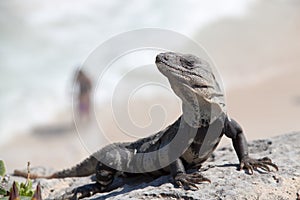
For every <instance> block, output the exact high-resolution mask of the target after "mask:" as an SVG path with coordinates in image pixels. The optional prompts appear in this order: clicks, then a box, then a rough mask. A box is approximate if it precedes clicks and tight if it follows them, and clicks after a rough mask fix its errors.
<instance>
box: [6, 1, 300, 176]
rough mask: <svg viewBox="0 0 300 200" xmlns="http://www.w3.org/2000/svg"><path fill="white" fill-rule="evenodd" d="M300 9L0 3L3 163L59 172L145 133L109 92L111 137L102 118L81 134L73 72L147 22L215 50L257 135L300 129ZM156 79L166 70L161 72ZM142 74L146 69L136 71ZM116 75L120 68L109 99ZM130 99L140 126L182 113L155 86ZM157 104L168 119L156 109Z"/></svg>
mask: <svg viewBox="0 0 300 200" xmlns="http://www.w3.org/2000/svg"><path fill="white" fill-rule="evenodd" d="M299 8H300V2H299V1H298V0H265V1H259V0H242V1H241V0H228V1H222V0H212V1H196V0H187V1H181V0H165V1H159V0H151V1H150V0H144V1H138V0H133V1H130V2H124V1H122V0H111V1H97V0H86V1H79V0H75V1H74V0H73V1H69V0H63V1H62V0H60V1H58V0H51V1H38V0H27V1H17V0H10V1H0V44H1V45H0V81H1V84H0V96H1V98H0V110H1V112H0V159H3V160H4V161H5V162H6V164H7V167H8V170H9V171H12V170H13V169H14V168H23V167H25V166H26V162H27V161H28V160H30V161H31V163H32V165H44V166H49V167H53V168H55V169H59V168H62V167H68V166H70V165H73V164H75V163H77V162H78V161H80V160H81V159H83V158H84V157H85V156H87V155H88V154H89V152H91V151H94V150H96V149H98V148H99V147H100V146H103V145H105V143H107V141H130V140H134V139H136V138H139V137H143V136H145V134H143V133H140V135H137V134H135V135H128V134H124V133H123V132H122V130H120V127H119V124H117V123H115V121H114V116H113V115H112V114H111V113H110V111H109V110H108V107H109V106H107V105H110V103H111V102H109V98H101V99H96V100H97V102H96V107H95V110H96V111H95V113H96V114H99V113H100V114H101V117H100V118H101V120H102V122H101V124H102V126H103V127H102V128H103V130H101V131H102V132H105V133H107V132H109V134H106V135H104V136H103V135H101V136H99V134H98V131H99V127H97V123H92V124H89V125H86V126H84V127H81V126H80V127H77V131H76V128H75V127H74V125H73V115H72V91H73V81H74V73H75V70H76V69H77V68H78V66H79V65H81V64H82V63H83V62H84V60H85V59H86V58H87V57H88V55H89V53H90V52H91V51H92V50H93V49H95V48H96V47H97V46H98V45H99V44H101V43H103V42H104V41H106V40H108V39H109V38H111V37H112V36H114V35H117V34H119V33H122V32H125V31H130V30H133V29H140V28H149V27H151V28H162V29H168V30H172V31H175V32H178V33H180V34H184V35H185V36H187V37H189V38H191V39H193V40H195V41H196V42H198V43H200V44H201V45H202V46H203V47H204V48H205V49H206V50H207V52H208V53H209V55H210V57H211V58H212V60H213V61H214V62H215V63H216V66H217V69H218V71H219V73H220V75H221V76H222V79H223V83H224V87H225V91H226V97H227V108H228V113H229V114H230V116H231V117H232V118H235V119H236V120H237V121H239V122H240V123H241V124H242V126H243V128H244V130H245V132H246V136H247V138H248V139H249V140H250V139H258V138H268V137H271V136H276V135H279V134H285V133H288V132H292V131H297V130H300V123H299V118H300V89H299V86H300V79H299V76H300V55H299V52H300V39H299V35H300V13H299ZM120 45H121V44H120ZM134 62H139V61H138V60H134ZM153 62H154V60H153ZM92 73H93V72H91V71H87V75H88V76H92ZM116 73H118V72H116ZM149 76H151V77H156V76H161V74H160V73H159V72H158V71H157V70H156V69H154V68H153V70H152V71H151V70H150V71H147V73H145V77H149ZM137 79H143V73H138V75H137V76H133V77H131V80H137ZM109 80H111V81H112V80H114V74H111V77H108V81H107V82H106V84H107V87H104V89H103V91H102V92H103V95H104V96H105V95H106V94H108V93H109V91H110V90H111V87H109V85H110V82H109ZM92 81H93V83H94V86H95V85H96V81H97V80H92ZM105 88H106V89H105ZM119 99H121V100H122V101H123V103H124V102H125V104H124V105H126V102H127V99H122V96H121V97H119V98H118V100H119ZM131 103H132V104H130V105H129V104H128V105H127V106H128V107H129V108H130V109H131V113H132V115H133V118H132V120H133V122H134V123H136V124H139V126H141V127H143V126H146V125H148V124H149V123H150V124H151V120H152V119H151V117H149V112H150V116H152V118H154V119H157V120H162V121H163V122H164V123H163V126H166V125H168V124H169V123H171V122H173V121H174V120H176V119H177V117H178V116H179V115H180V113H181V110H180V101H179V100H178V99H177V98H176V97H175V95H173V94H172V93H171V92H164V91H160V90H155V89H154V90H153V89H152V90H151V93H150V94H149V92H148V93H147V92H144V93H141V94H140V95H139V96H138V98H137V99H136V101H132V102H131ZM157 104H159V105H160V106H162V107H164V110H163V111H164V113H163V115H162V114H161V111H162V110H154V111H153V112H152V111H151V108H152V106H153V105H157ZM149 109H150V111H149ZM161 116H163V118H161ZM97 120H98V121H99V118H98V119H97ZM121 129H122V127H121ZM78 130H79V132H80V133H81V134H79V135H78ZM101 131H100V132H101ZM85 132H86V134H82V133H85ZM146 135H149V134H148V133H147V134H146ZM78 136H79V137H78ZM104 141H106V142H104ZM226 142H228V140H227V141H226V140H225V142H223V144H225V143H226Z"/></svg>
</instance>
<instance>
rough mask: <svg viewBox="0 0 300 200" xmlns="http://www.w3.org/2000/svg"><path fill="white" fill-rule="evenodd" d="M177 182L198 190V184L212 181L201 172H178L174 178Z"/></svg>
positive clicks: (182, 185)
mask: <svg viewBox="0 0 300 200" xmlns="http://www.w3.org/2000/svg"><path fill="white" fill-rule="evenodd" d="M174 180H175V183H176V184H177V185H178V186H179V187H182V188H184V189H191V190H196V189H198V187H197V185H196V184H199V183H202V182H209V183H211V181H210V180H209V179H207V178H205V177H203V176H202V175H201V174H200V173H198V172H195V173H192V174H177V175H176V176H175V178H174Z"/></svg>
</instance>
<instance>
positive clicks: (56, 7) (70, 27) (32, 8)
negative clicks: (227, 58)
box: [0, 0, 254, 145]
mask: <svg viewBox="0 0 300 200" xmlns="http://www.w3.org/2000/svg"><path fill="white" fill-rule="evenodd" d="M253 1H254V0H228V1H223V0H212V1H198V0H186V1H182V0H164V1H159V0H143V1H140V0H133V1H123V0H110V1H99V0H86V1H80V0H75V1H74V0H72V1H71V0H63V1H62V0H51V1H50V0H48V1H38V0H27V1H18V0H9V1H0V44H1V45H0V81H1V84H0V97H1V98H0V145H1V144H4V143H5V142H6V141H8V140H9V139H10V138H13V136H16V135H17V134H21V133H26V132H27V131H29V130H30V129H31V128H32V127H34V126H35V125H39V124H43V123H46V122H48V121H50V120H53V118H55V116H57V115H58V114H59V113H61V112H65V111H66V112H67V111H70V110H71V107H72V105H71V102H72V101H71V96H72V86H73V85H72V78H73V74H74V69H75V68H76V67H77V66H78V65H79V64H80V63H82V62H83V61H84V60H85V59H86V58H87V56H88V54H89V53H90V52H91V51H92V50H93V49H94V48H96V47H97V45H99V44H101V43H102V42H104V41H106V40H107V39H109V38H110V37H112V36H113V35H116V34H119V33H122V32H124V31H129V30H133V29H140V28H146V27H154V28H162V29H169V30H173V31H176V32H179V33H181V34H184V35H186V36H189V37H191V38H193V35H194V34H195V33H196V32H197V31H199V29H201V27H204V26H205V25H207V24H209V23H211V22H213V21H217V20H219V19H221V18H223V17H240V16H243V15H245V13H247V10H248V8H249V5H250V4H251V3H253ZM135 62H138V61H136V60H135ZM116 74H118V71H117V72H115V74H114V73H111V75H110V77H108V78H107V82H106V84H107V87H105V89H103V94H108V93H109V91H110V90H111V88H110V87H109V85H110V82H114V80H117V79H118V78H117V77H115V76H116ZM139 78H141V77H139ZM143 95H145V96H147V95H149V94H148V93H143ZM104 96H105V95H104ZM101 101H105V98H101V99H100V100H99V102H100V103H101Z"/></svg>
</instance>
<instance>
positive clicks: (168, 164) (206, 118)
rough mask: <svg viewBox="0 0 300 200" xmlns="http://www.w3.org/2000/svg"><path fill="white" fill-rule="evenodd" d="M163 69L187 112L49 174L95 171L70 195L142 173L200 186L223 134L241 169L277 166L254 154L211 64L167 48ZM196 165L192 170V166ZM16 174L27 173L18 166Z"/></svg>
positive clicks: (93, 190) (158, 60) (188, 186)
mask: <svg viewBox="0 0 300 200" xmlns="http://www.w3.org/2000/svg"><path fill="white" fill-rule="evenodd" d="M155 63H156V66H157V68H158V70H159V71H160V72H161V73H162V74H163V75H164V76H165V77H166V78H167V79H168V81H169V83H170V85H171V88H172V90H173V91H174V93H175V94H176V95H177V96H178V97H179V98H180V99H181V101H182V115H181V116H180V117H179V118H178V119H177V120H176V121H175V122H174V123H173V124H171V125H170V126H168V127H166V128H165V129H164V130H162V131H159V132H158V133H156V134H153V135H151V136H148V137H146V138H141V139H138V140H137V141H135V142H125V143H113V144H109V145H107V146H105V147H103V148H102V149H100V150H99V151H97V152H95V153H94V154H92V155H91V156H90V157H88V158H87V159H85V160H84V161H82V162H81V163H79V164H78V165H76V166H74V167H72V168H69V169H66V170H62V171H58V172H55V173H54V174H52V175H50V176H38V175H34V174H31V178H39V177H42V178H66V177H82V176H88V175H91V174H95V177H96V182H95V183H92V184H89V185H84V186H81V187H78V188H76V189H74V190H73V191H72V192H71V193H70V194H69V196H67V197H65V199H81V198H84V197H88V196H92V195H94V194H95V193H100V192H105V191H107V189H108V188H109V186H110V185H111V184H112V182H113V180H114V178H115V177H117V176H122V175H123V176H137V175H138V174H139V175H140V174H142V175H150V176H152V177H159V176H162V175H166V174H170V175H171V176H172V180H173V182H174V185H175V186H179V187H182V188H184V189H197V188H198V187H197V184H200V183H202V182H211V181H210V180H209V179H208V178H206V177H204V176H203V175H202V174H201V173H200V172H199V171H197V170H198V169H200V167H201V165H202V163H203V162H205V161H206V160H207V159H208V158H209V157H210V156H211V154H212V152H213V151H214V150H215V149H216V147H217V145H218V144H219V142H220V140H221V138H222V137H223V136H224V135H226V136H227V137H229V138H231V140H232V144H233V147H234V149H235V152H236V154H237V157H238V159H239V169H240V170H242V169H244V170H245V171H246V173H248V174H250V175H252V174H253V171H255V170H257V169H262V170H264V171H266V172H270V171H271V167H273V168H274V169H275V170H276V171H277V170H278V167H277V165H276V164H274V163H273V162H272V160H271V159H270V158H268V157H264V158H260V159H255V158H252V157H250V156H249V153H248V146H247V141H246V137H245V134H244V131H243V129H242V127H241V126H240V125H239V123H238V122H237V121H236V120H234V119H231V118H230V117H229V115H228V114H227V112H226V107H225V97H224V92H222V89H221V87H220V84H219V83H218V81H217V79H216V77H215V74H214V72H213V69H212V67H211V66H210V64H209V63H208V62H207V61H205V60H204V59H201V58H199V57H197V56H195V55H192V54H181V53H175V52H164V53H160V54H158V55H157V56H156V61H155ZM190 169H196V171H195V172H193V173H187V170H190ZM14 173H15V175H22V172H20V171H18V170H16V171H15V172H14Z"/></svg>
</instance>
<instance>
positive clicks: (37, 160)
mask: <svg viewBox="0 0 300 200" xmlns="http://www.w3.org/2000/svg"><path fill="white" fill-rule="evenodd" d="M279 2H280V1H279ZM295 2H296V1H286V3H283V2H280V3H278V2H277V4H276V5H277V7H276V5H275V8H276V9H277V10H280V11H282V12H278V14H277V12H275V11H277V10H276V9H274V6H273V7H272V9H271V10H264V9H262V8H264V6H266V5H261V6H260V4H258V5H257V7H255V8H253V9H254V11H255V12H252V13H250V14H249V16H247V17H246V18H245V19H239V20H224V21H222V22H216V24H213V25H211V26H210V27H207V29H205V30H202V32H201V33H200V34H199V35H200V36H199V38H200V39H199V41H206V42H204V43H203V44H204V45H205V46H206V47H207V49H208V50H209V51H210V52H211V54H212V55H213V57H214V58H215V60H216V62H217V63H218V64H219V65H220V64H222V66H221V70H220V71H221V73H222V74H223V73H224V74H225V75H224V77H223V79H224V81H225V83H226V81H227V80H229V79H230V78H236V77H234V76H237V74H232V76H230V75H231V74H229V75H228V73H227V74H226V66H231V65H236V67H237V69H238V66H239V64H241V63H242V64H248V65H249V67H251V66H255V65H257V66H262V67H263V66H266V65H268V66H274V69H276V73H274V74H272V75H270V76H266V77H265V78H264V79H260V80H259V81H257V80H256V81H253V82H250V83H248V84H241V85H239V84H238V83H237V84H236V87H233V88H227V89H226V94H227V95H226V96H227V105H228V113H230V116H231V117H232V118H235V119H236V120H237V121H238V122H240V123H241V125H242V126H243V128H244V131H245V133H246V137H247V138H248V139H249V140H252V139H259V138H268V137H271V136H275V135H279V134H285V133H288V132H292V131H299V130H300V123H299V119H300V89H299V86H300V78H299V77H300V76H299V75H300V59H299V58H300V57H299V56H297V54H299V52H300V45H299V44H298V43H299V37H298V36H299V35H300V33H299V21H300V20H299V19H300V17H299V14H297V12H294V11H295V9H292V8H293V6H295V5H294V4H295ZM280 4H284V6H282V5H280ZM297 6H299V5H298V4H297ZM283 11H284V12H283ZM257 12H258V13H257ZM262 13H263V14H265V15H266V16H271V17H264V18H263V20H262V18H260V17H259V16H261V15H262ZM288 13H292V14H293V17H290V18H289V15H288ZM295 13H296V14H295ZM268 14H270V15H268ZM282 14H284V16H285V17H287V18H285V19H289V23H285V21H284V20H280V21H276V18H275V19H274V16H277V18H278V19H279V18H280V19H281V15H282ZM251 16H252V17H251ZM243 20H244V21H243ZM273 20H275V21H276V22H277V23H278V24H280V23H282V24H288V25H287V26H284V27H283V28H284V30H285V31H284V32H280V33H282V34H283V36H284V37H282V35H280V34H272V33H276V29H277V28H280V27H281V26H279V25H278V24H274V23H272V22H273ZM266 22H268V23H266ZM255 23H257V24H260V26H259V28H260V29H262V30H264V31H261V34H256V30H255V29H251V27H250V28H249V29H247V33H248V34H246V36H245V37H241V36H240V35H239V34H237V35H233V36H232V32H236V31H237V30H238V31H242V30H244V29H245V27H247V25H249V24H252V25H253V24H255ZM224 24H227V25H229V26H225V27H224ZM245 24H246V25H245ZM220 27H221V28H220ZM297 27H298V28H297ZM224 29H225V30H226V29H228V30H226V31H225V32H224V31H221V33H222V34H219V35H216V34H215V33H216V32H220V30H224ZM282 30H283V29H282ZM251 31H252V33H255V34H254V35H255V39H251V37H252V36H253V34H251ZM214 34H215V35H214ZM208 36H209V37H208ZM213 36H214V37H213ZM229 36H230V37H229ZM279 38H284V40H283V39H282V40H279ZM264 41H266V42H268V44H273V43H277V42H281V43H280V44H282V45H280V47H282V48H276V47H273V46H272V45H271V46H270V45H269V47H268V48H265V45H264ZM295 41H296V42H295ZM297 42H298V43H297ZM230 44H234V45H230ZM260 44H261V46H262V47H263V46H264V47H263V48H259V45H260ZM283 44H284V45H283ZM229 47H230V48H229ZM237 52H238V53H237ZM257 52H258V53H257ZM263 52H265V53H263ZM266 52H267V53H266ZM278 57H280V62H278ZM262 58H265V59H262ZM273 58H274V59H273ZM249 60H251V62H249ZM254 73H255V71H254ZM238 78H240V77H238ZM161 101H162V102H164V103H165V104H170V102H169V101H168V100H166V99H164V98H161ZM146 103H147V102H146ZM173 104H174V110H173V111H172V112H171V113H168V116H167V120H166V121H167V122H172V121H173V120H175V119H176V118H177V117H178V116H179V112H180V108H178V105H176V103H174V102H173ZM173 104H172V105H173ZM142 107H143V103H141V105H139V106H137V108H138V109H137V110H138V111H141V112H142V111H143V110H144V109H142ZM101 112H102V113H105V112H106V111H105V110H101ZM140 114H141V116H142V115H143V113H140ZM51 123H52V122H51ZM53 123H54V124H52V125H51V124H50V126H49V124H48V125H46V126H47V128H49V127H50V129H51V127H52V128H53V127H60V125H61V124H65V125H66V126H67V127H69V129H68V130H63V131H62V130H60V131H57V132H56V133H53V132H52V133H50V132H51V131H49V132H48V133H43V134H37V133H33V132H34V131H30V132H31V133H28V134H18V136H17V137H16V138H14V139H12V140H11V141H10V142H8V143H7V144H4V145H2V146H0V159H3V160H4V161H5V162H6V165H7V169H8V171H9V172H12V171H13V169H16V168H18V169H19V168H25V167H26V163H27V161H31V163H32V165H33V166H39V165H42V166H48V167H52V168H54V169H61V168H66V167H69V166H71V165H74V164H76V163H78V162H79V161H80V160H82V159H83V158H85V157H86V156H88V155H89V152H88V151H92V150H94V149H96V148H97V147H98V146H99V147H101V146H103V145H105V143H107V142H103V139H104V137H103V136H99V135H98V134H97V133H96V132H97V130H98V128H96V124H95V123H93V125H91V126H90V127H87V128H83V129H81V130H80V136H81V137H82V136H83V139H82V138H81V139H80V138H79V137H78V132H77V131H76V129H75V128H74V127H73V128H72V127H71V125H72V121H71V120H70V121H66V120H65V118H64V119H60V118H59V119H58V120H56V121H54V122H53ZM104 124H105V126H106V128H105V130H108V132H110V133H113V134H109V137H110V139H109V141H127V140H130V137H127V136H124V135H121V134H120V133H121V132H120V131H119V130H118V128H117V127H116V125H114V124H112V120H111V119H110V118H108V119H106V118H104ZM58 125H59V126H58ZM70 127H71V128H70ZM85 140H86V141H85ZM227 142H229V141H228V140H225V142H223V143H222V144H224V143H227ZM86 144H88V145H86ZM89 144H91V145H90V146H91V147H88V148H86V147H85V146H89ZM222 144H221V145H222ZM87 150H88V151H87Z"/></svg>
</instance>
